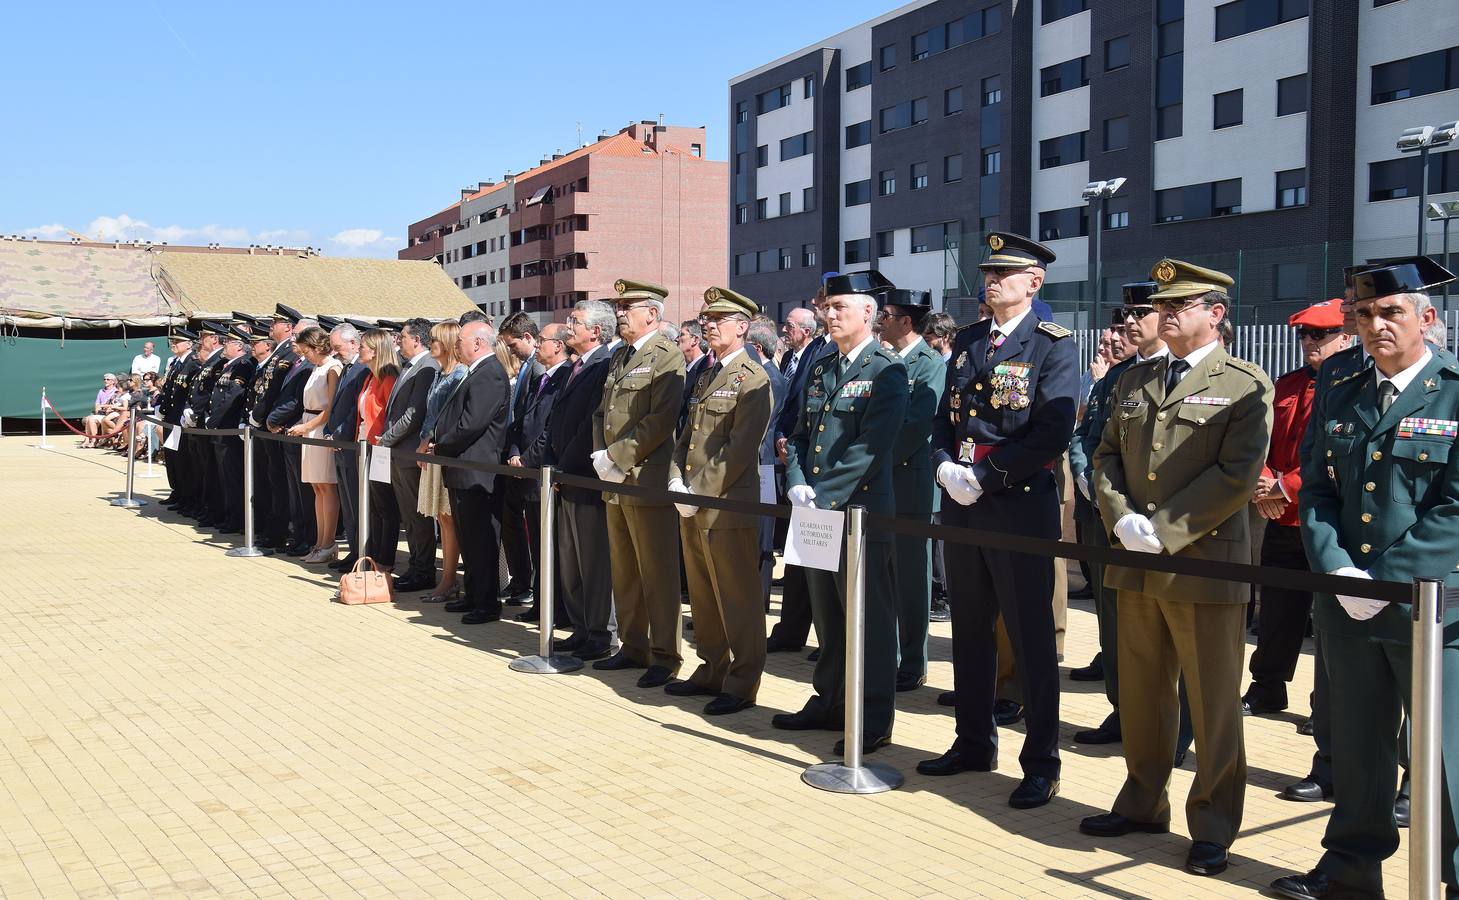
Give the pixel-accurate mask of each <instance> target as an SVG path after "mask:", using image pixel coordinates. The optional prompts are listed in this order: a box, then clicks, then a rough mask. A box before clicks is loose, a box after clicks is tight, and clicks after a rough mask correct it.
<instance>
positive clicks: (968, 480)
mask: <svg viewBox="0 0 1459 900" xmlns="http://www.w3.org/2000/svg"><path fill="white" fill-rule="evenodd" d="M937 480H938V482H939V483H940V484H941V485H942V486H943V487H944V488H946V489H947V495H948V496H949V497H951V498H952V499H953V501H954V502H956V503H958V504H959V505H961V506H972V505H973V504H974V503H976V502H978V498H979V497H982V496H983V487H982V485H980V484H978V479H976V478H974V477H973V470H972V469H969V468H968V467H967V466H960V465H958V464H957V463H955V462H951V461H948V462H944V463H943V464H942V465H940V466H938V467H937Z"/></svg>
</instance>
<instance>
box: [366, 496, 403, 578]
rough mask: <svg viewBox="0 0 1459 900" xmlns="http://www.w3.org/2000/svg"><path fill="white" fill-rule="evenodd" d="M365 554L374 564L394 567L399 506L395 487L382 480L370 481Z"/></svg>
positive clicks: (397, 544)
mask: <svg viewBox="0 0 1459 900" xmlns="http://www.w3.org/2000/svg"><path fill="white" fill-rule="evenodd" d="M366 545H367V546H368V548H369V549H367V550H366V551H365V555H366V556H368V557H370V558H371V559H373V560H374V561H375V564H376V565H379V566H383V567H385V568H387V569H393V568H395V551H396V550H397V549H398V548H399V547H400V507H399V506H397V505H396V503H395V489H394V488H393V487H392V486H391V485H389V484H386V483H385V482H383V481H371V482H370V535H369V539H368V540H367V541H366Z"/></svg>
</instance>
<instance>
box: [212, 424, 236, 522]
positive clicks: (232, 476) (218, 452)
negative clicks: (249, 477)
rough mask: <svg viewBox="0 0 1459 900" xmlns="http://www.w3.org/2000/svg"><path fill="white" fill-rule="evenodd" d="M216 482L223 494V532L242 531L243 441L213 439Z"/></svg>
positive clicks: (230, 438) (231, 438) (226, 438)
mask: <svg viewBox="0 0 1459 900" xmlns="http://www.w3.org/2000/svg"><path fill="white" fill-rule="evenodd" d="M213 453H214V455H215V456H216V457H217V459H218V482H219V484H220V486H221V488H222V492H223V530H225V531H242V530H243V439H242V438H236V437H215V438H213Z"/></svg>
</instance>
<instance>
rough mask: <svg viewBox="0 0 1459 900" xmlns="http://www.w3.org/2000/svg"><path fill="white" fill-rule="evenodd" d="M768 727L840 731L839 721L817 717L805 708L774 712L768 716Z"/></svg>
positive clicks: (783, 729) (793, 729) (788, 729)
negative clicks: (789, 711) (788, 711)
mask: <svg viewBox="0 0 1459 900" xmlns="http://www.w3.org/2000/svg"><path fill="white" fill-rule="evenodd" d="M770 727H772V728H779V729H780V730H781V731H840V730H841V728H842V724H841V723H840V722H830V721H827V720H826V719H818V718H816V717H815V716H812V715H811V714H809V713H807V712H806V711H805V710H801V711H800V712H793V713H776V714H775V715H773V716H771V717H770Z"/></svg>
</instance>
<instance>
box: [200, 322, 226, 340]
mask: <svg viewBox="0 0 1459 900" xmlns="http://www.w3.org/2000/svg"><path fill="white" fill-rule="evenodd" d="M230 327H231V326H230V325H229V324H228V323H227V322H219V321H217V320H216V319H204V320H202V321H201V322H199V323H198V332H199V333H200V334H214V335H217V336H218V337H227V336H228V329H229V328H230Z"/></svg>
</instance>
